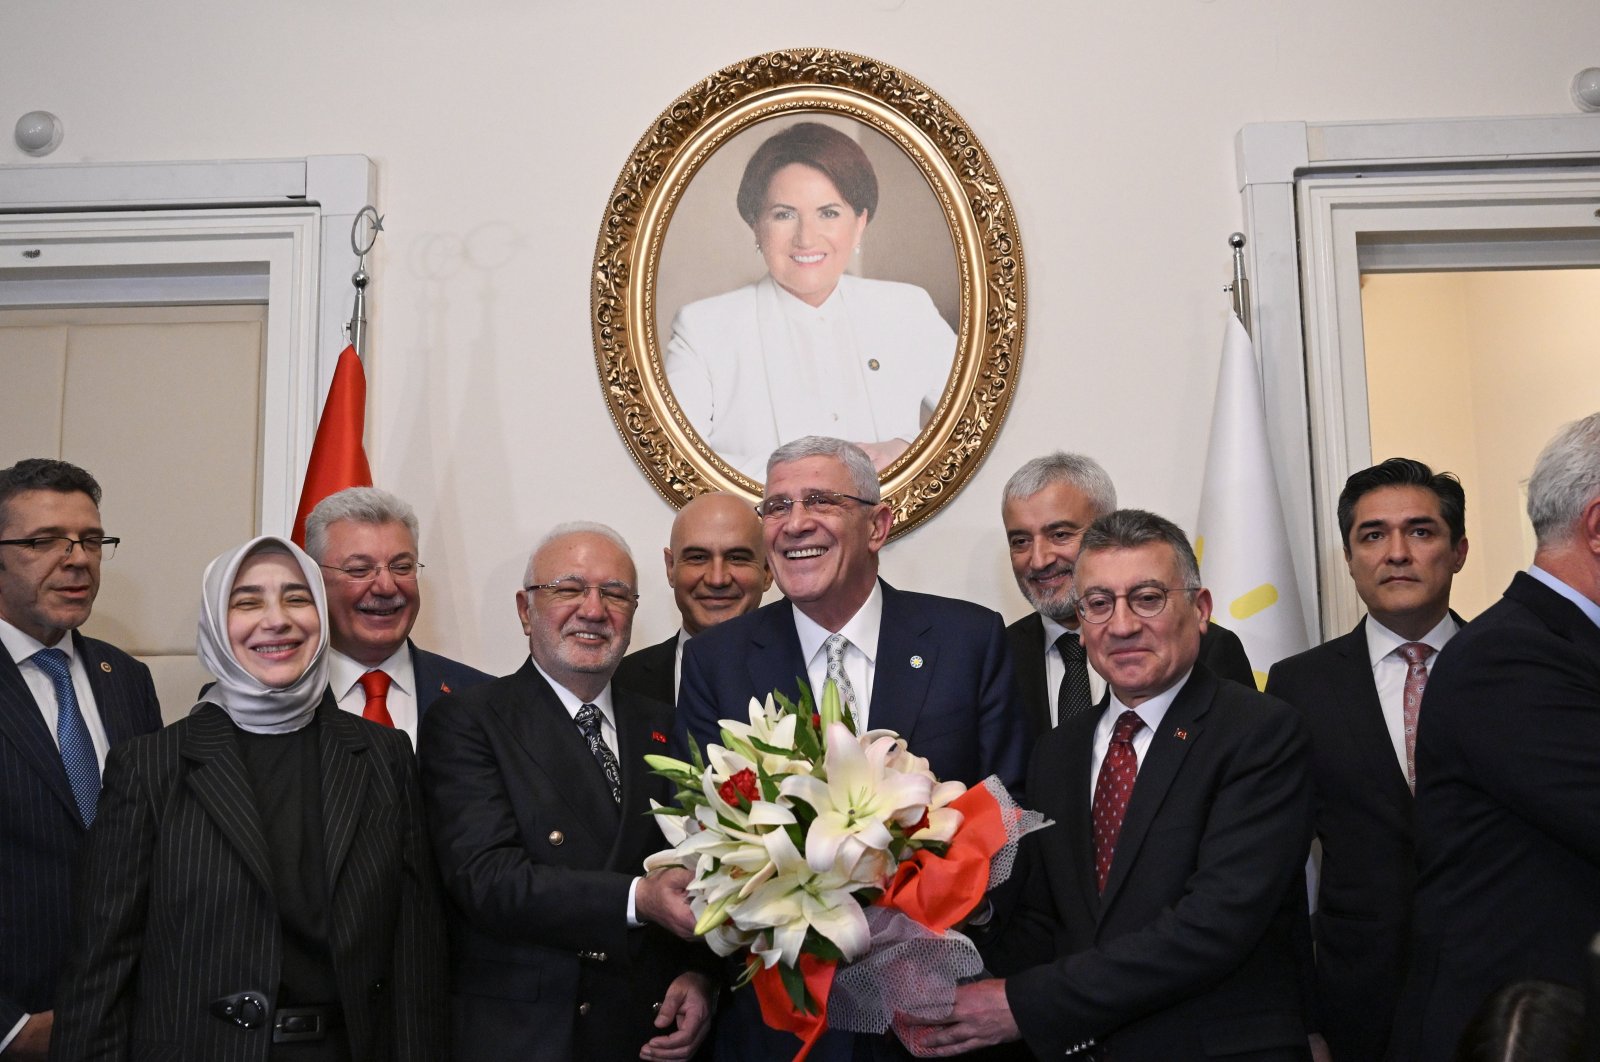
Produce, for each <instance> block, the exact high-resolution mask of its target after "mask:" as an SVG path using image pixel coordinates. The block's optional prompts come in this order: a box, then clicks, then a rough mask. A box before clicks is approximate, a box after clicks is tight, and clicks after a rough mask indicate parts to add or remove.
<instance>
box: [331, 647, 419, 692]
mask: <svg viewBox="0 0 1600 1062" xmlns="http://www.w3.org/2000/svg"><path fill="white" fill-rule="evenodd" d="M368 671H382V672H383V673H384V674H386V675H388V676H389V684H390V686H392V687H398V688H399V689H400V691H401V692H402V693H410V694H415V693H416V690H417V680H416V668H415V667H414V666H413V665H412V662H411V645H410V643H409V642H401V643H400V648H398V649H396V650H395V651H394V654H393V655H392V656H390V657H389V659H387V660H385V661H383V663H381V664H379V665H378V666H377V667H368V666H367V665H365V664H363V663H362V662H361V661H359V660H356V659H355V658H354V657H349V656H345V655H344V654H343V653H341V652H339V650H337V649H335V648H334V647H333V646H331V645H330V646H329V647H328V688H329V689H331V690H332V691H333V697H334V700H340V699H342V698H343V697H344V695H345V694H347V693H349V692H350V691H351V690H352V689H354V688H355V685H356V683H358V682H360V681H361V676H362V675H365V674H366V673H367V672H368Z"/></svg>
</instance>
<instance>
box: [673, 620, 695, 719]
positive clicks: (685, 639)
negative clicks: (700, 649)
mask: <svg viewBox="0 0 1600 1062" xmlns="http://www.w3.org/2000/svg"><path fill="white" fill-rule="evenodd" d="M692 637H693V635H691V634H690V633H689V632H688V631H686V630H684V629H683V628H682V627H680V628H678V648H677V651H676V652H674V653H673V654H672V703H673V704H677V703H678V691H679V690H680V689H682V688H683V647H684V646H686V645H688V644H689V639H690V638H692Z"/></svg>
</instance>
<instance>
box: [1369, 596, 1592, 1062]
mask: <svg viewBox="0 0 1600 1062" xmlns="http://www.w3.org/2000/svg"><path fill="white" fill-rule="evenodd" d="M1416 762H1417V801H1416V824H1417V867H1418V878H1417V898H1416V905H1415V908H1414V914H1413V933H1414V938H1415V951H1414V953H1413V959H1412V964H1411V969H1410V971H1409V973H1408V976H1407V979H1406V987H1405V991H1404V993H1403V995H1402V996H1401V1000H1402V1002H1401V1005H1400V1010H1399V1014H1400V1016H1399V1017H1398V1018H1397V1020H1396V1022H1395V1031H1394V1036H1393V1039H1392V1042H1391V1046H1390V1057H1391V1058H1395V1059H1403V1060H1412V1059H1423V1060H1431V1059H1449V1058H1451V1057H1452V1053H1453V1051H1454V1049H1455V1043H1456V1040H1457V1038H1458V1037H1459V1036H1460V1034H1461V1030H1462V1028H1463V1027H1464V1026H1465V1025H1466V1023H1467V1021H1468V1019H1469V1018H1470V1017H1471V1015H1472V1014H1473V1012H1474V1011H1475V1010H1477V1008H1478V1006H1479V1005H1480V1004H1481V1003H1482V1002H1483V1000H1484V999H1485V997H1487V996H1488V995H1489V994H1490V993H1492V992H1493V991H1495V990H1496V989H1497V988H1499V987H1500V986H1501V985H1503V984H1506V983H1508V982H1511V981H1520V980H1524V979H1527V978H1540V979H1543V980H1548V981H1558V982H1563V983H1565V984H1569V985H1573V986H1575V987H1578V988H1579V989H1582V987H1583V985H1584V984H1585V976H1586V974H1585V969H1586V966H1585V963H1586V958H1585V956H1586V954H1587V951H1588V945H1589V939H1590V937H1591V936H1593V935H1594V933H1595V932H1596V931H1597V930H1600V628H1597V627H1596V626H1595V625H1594V624H1593V623H1591V622H1590V621H1589V618H1588V617H1587V616H1585V615H1584V614H1583V612H1582V611H1581V610H1580V609H1579V608H1578V607H1577V606H1576V605H1574V604H1573V603H1572V602H1570V601H1568V600H1566V599H1565V598H1563V597H1562V596H1561V595H1560V594H1557V593H1556V592H1555V591H1553V590H1551V589H1550V588H1549V587H1546V586H1544V585H1543V584H1542V583H1540V582H1539V581H1538V580H1536V579H1534V578H1533V577H1531V576H1529V575H1527V574H1526V573H1521V572H1519V573H1518V574H1517V576H1516V577H1515V578H1514V579H1513V580H1512V581H1511V586H1510V587H1509V588H1508V589H1507V590H1506V592H1505V595H1504V596H1503V597H1502V598H1501V599H1500V600H1499V601H1498V602H1496V603H1495V604H1494V605H1492V606H1490V607H1489V608H1488V609H1486V610H1485V611H1484V613H1483V614H1482V615H1481V616H1479V617H1478V618H1477V619H1475V620H1473V621H1472V622H1471V623H1469V624H1467V626H1466V629H1465V630H1463V631H1462V632H1461V633H1459V634H1457V635H1456V636H1455V637H1454V638H1452V639H1451V640H1450V644H1449V645H1447V646H1445V647H1444V651H1443V652H1442V653H1440V654H1439V660H1438V662H1437V663H1436V664H1435V665H1434V667H1433V670H1432V672H1431V673H1430V674H1429V676H1428V689H1427V692H1426V693H1425V694H1423V698H1422V714H1421V717H1420V720H1419V724H1418V728H1417V761H1416Z"/></svg>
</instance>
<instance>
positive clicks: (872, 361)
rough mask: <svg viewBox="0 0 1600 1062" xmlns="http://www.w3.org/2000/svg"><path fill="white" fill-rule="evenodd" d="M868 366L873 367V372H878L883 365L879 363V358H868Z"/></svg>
mask: <svg viewBox="0 0 1600 1062" xmlns="http://www.w3.org/2000/svg"><path fill="white" fill-rule="evenodd" d="M867 368H869V369H871V370H872V371H873V372H877V371H878V370H879V369H880V368H882V366H881V365H879V364H878V359H877V358H868V359H867Z"/></svg>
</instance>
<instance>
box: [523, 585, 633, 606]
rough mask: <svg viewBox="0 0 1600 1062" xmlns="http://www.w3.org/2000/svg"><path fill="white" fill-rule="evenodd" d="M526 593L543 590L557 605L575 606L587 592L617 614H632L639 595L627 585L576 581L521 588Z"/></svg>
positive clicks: (586, 595) (587, 594)
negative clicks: (596, 594) (593, 592)
mask: <svg viewBox="0 0 1600 1062" xmlns="http://www.w3.org/2000/svg"><path fill="white" fill-rule="evenodd" d="M523 589H524V590H526V591H527V592H528V593H530V594H531V593H533V592H534V591H535V590H543V591H544V592H545V593H546V594H547V595H548V596H549V598H550V600H552V601H554V602H555V603H556V604H558V605H576V604H577V603H578V602H580V601H582V600H583V599H584V598H586V597H588V596H589V591H591V590H595V591H598V592H599V594H600V600H601V602H602V603H604V604H605V606H606V607H607V608H610V609H614V610H615V611H617V612H632V611H633V610H634V609H635V608H636V607H638V604H639V595H638V594H636V593H634V592H633V587H631V586H629V585H628V584H627V583H585V582H583V581H581V580H578V579H557V580H556V581H555V582H553V583H535V584H534V585H532V586H525V587H523Z"/></svg>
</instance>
